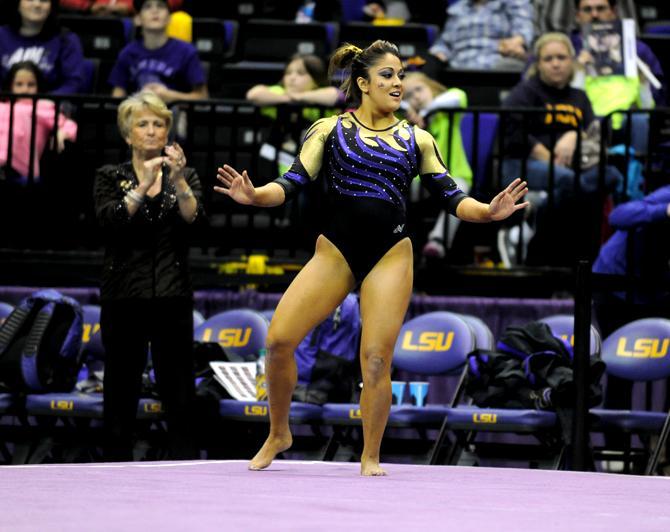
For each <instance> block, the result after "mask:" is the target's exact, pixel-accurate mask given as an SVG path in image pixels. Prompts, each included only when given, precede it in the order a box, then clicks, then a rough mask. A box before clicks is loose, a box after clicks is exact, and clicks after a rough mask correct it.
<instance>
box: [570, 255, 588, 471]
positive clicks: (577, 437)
mask: <svg viewBox="0 0 670 532" xmlns="http://www.w3.org/2000/svg"><path fill="white" fill-rule="evenodd" d="M574 332H575V346H574V348H575V355H574V360H573V366H574V382H575V415H574V418H573V425H572V461H571V462H572V469H573V470H574V471H587V470H590V469H591V468H592V466H591V464H590V463H589V452H588V443H589V428H588V424H587V416H588V409H589V407H588V393H589V378H588V374H589V356H590V354H589V340H590V334H591V267H590V264H589V262H588V261H586V260H580V261H579V262H578V263H577V279H576V286H575V325H574Z"/></svg>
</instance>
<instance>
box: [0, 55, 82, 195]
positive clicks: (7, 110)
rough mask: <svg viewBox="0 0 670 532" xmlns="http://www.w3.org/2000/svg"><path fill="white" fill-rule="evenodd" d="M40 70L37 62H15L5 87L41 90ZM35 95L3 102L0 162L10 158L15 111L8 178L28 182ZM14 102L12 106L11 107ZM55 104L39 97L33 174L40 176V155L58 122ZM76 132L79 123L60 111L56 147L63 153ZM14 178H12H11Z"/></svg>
mask: <svg viewBox="0 0 670 532" xmlns="http://www.w3.org/2000/svg"><path fill="white" fill-rule="evenodd" d="M41 77H42V76H41V72H40V70H39V68H37V65H35V63H31V62H30V61H23V62H20V63H14V65H12V67H11V68H10V69H9V73H8V74H7V78H6V80H5V84H4V85H3V90H4V91H6V92H11V93H14V94H37V93H38V92H41V90H40V89H41V84H40V81H41ZM34 102H35V100H33V99H32V98H20V99H18V100H16V101H15V102H14V103H13V104H12V103H11V102H7V101H4V102H0V165H1V166H4V165H5V163H6V162H7V161H8V160H9V153H8V150H9V131H10V124H9V118H10V115H12V118H13V120H12V128H11V131H12V154H11V168H7V169H6V170H5V173H6V176H7V179H8V181H16V182H18V183H20V184H26V183H27V181H28V175H29V174H30V146H31V143H32V127H31V125H32V117H33V105H34ZM12 106H13V108H14V109H13V110H12V109H11V108H12ZM55 107H56V106H55V104H54V102H52V101H49V100H37V110H36V114H35V116H36V118H35V144H34V145H35V152H34V155H33V175H34V179H35V181H38V180H39V176H40V175H41V173H40V159H41V157H42V154H43V153H44V150H45V148H46V146H47V141H48V140H49V137H50V136H51V135H52V133H53V127H54V122H55V117H54V113H55V112H56V109H55ZM76 136H77V124H76V123H75V122H73V121H72V120H70V119H68V118H66V117H65V116H64V115H63V114H62V113H58V129H57V130H56V137H55V138H56V146H55V147H56V150H57V151H58V152H59V153H60V152H62V151H63V149H64V148H65V141H66V140H70V141H74V140H75V139H76ZM12 178H13V179H12Z"/></svg>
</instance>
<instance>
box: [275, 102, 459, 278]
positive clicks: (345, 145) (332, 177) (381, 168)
mask: <svg viewBox="0 0 670 532" xmlns="http://www.w3.org/2000/svg"><path fill="white" fill-rule="evenodd" d="M319 175H321V176H322V178H323V179H325V180H326V182H327V190H328V192H327V203H328V210H327V214H326V223H325V228H324V231H323V234H324V236H325V237H326V238H328V240H330V241H331V242H332V243H333V244H334V245H335V246H337V248H338V249H339V250H340V252H341V253H342V255H343V256H344V258H345V259H346V261H347V263H348V264H349V267H350V268H351V271H352V273H353V274H354V277H355V278H356V281H358V282H361V281H362V280H363V279H364V278H365V276H366V275H367V274H368V272H369V271H370V270H371V269H372V268H373V267H374V265H375V264H377V262H378V261H379V259H381V258H382V257H383V256H384V254H385V253H386V252H387V251H388V250H389V249H390V248H391V247H393V245H395V244H396V243H397V242H398V241H400V240H402V239H403V238H405V237H406V236H407V229H406V217H407V201H408V196H409V188H410V183H411V182H412V180H413V179H414V177H416V176H420V178H421V181H422V183H423V184H424V186H426V187H427V188H428V189H429V190H430V192H431V193H432V194H434V195H438V196H439V197H440V198H442V199H443V200H444V201H445V203H446V208H447V209H448V210H449V211H450V212H451V213H452V214H454V213H455V212H456V207H457V206H458V204H459V203H460V202H461V201H462V200H463V199H464V198H466V197H467V196H466V194H464V193H463V192H461V191H460V190H459V189H458V187H457V185H456V183H455V182H454V180H453V179H452V178H451V176H450V175H449V172H448V170H447V168H446V166H445V165H444V163H443V162H442V159H441V158H440V155H439V152H438V150H437V146H436V145H435V141H434V140H433V137H432V136H431V135H430V134H429V133H427V132H426V131H424V130H422V129H419V128H417V127H414V126H411V125H410V124H408V123H407V121H406V120H400V121H398V122H397V123H395V124H393V125H392V126H390V127H388V128H386V129H383V130H374V129H369V128H367V127H366V126H364V125H363V124H362V123H361V122H359V121H358V119H357V117H356V115H355V114H354V113H346V114H343V115H340V116H333V117H329V118H324V119H321V120H319V121H317V122H315V123H314V124H313V125H312V127H311V128H310V129H309V130H308V131H307V133H306V134H305V138H304V140H303V143H302V146H301V147H300V152H299V153H298V156H297V157H296V159H295V161H294V162H293V165H292V166H291V168H290V170H289V171H288V172H286V173H285V174H284V175H283V176H281V177H280V178H278V179H276V180H275V182H276V183H278V184H279V185H281V186H282V187H283V188H284V191H285V192H286V197H287V198H288V197H291V196H292V195H293V194H295V193H296V192H297V191H298V190H299V189H300V187H302V186H304V185H306V184H308V183H309V182H310V181H311V180H314V179H316V178H317V177H318V176H319Z"/></svg>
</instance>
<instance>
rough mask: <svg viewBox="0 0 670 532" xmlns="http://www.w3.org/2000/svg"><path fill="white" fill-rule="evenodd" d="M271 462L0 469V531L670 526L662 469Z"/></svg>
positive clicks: (669, 481)
mask: <svg viewBox="0 0 670 532" xmlns="http://www.w3.org/2000/svg"><path fill="white" fill-rule="evenodd" d="M386 468H387V471H388V472H389V476H387V477H378V478H361V477H360V476H358V465H357V464H350V463H337V462H334V463H332V462H331V463H323V462H293V461H283V460H278V461H275V463H274V464H273V465H272V467H271V468H270V469H268V470H266V471H261V472H250V471H247V469H246V462H243V461H203V462H181V463H176V462H143V463H135V464H81V465H44V466H5V467H0V510H1V511H0V530H2V531H28V530H29V531H35V530H40V531H87V532H88V531H101V530H104V531H116V530H118V531H129V530H142V531H153V530H159V531H161V532H170V531H177V530H179V531H186V530H188V531H194V532H201V531H206V530H241V531H242V530H244V531H249V530H269V531H273V532H274V531H277V530H291V531H299V530H309V531H313V530H348V531H349V530H365V531H372V532H378V531H384V532H388V531H391V530H402V531H404V532H407V531H413V532H414V531H421V530H458V531H459V532H460V531H497V530H515V531H516V530H542V531H543V532H545V531H554V530H556V531H561V532H563V531H578V530H584V531H587V530H588V531H589V532H592V531H600V530H602V531H607V532H616V531H626V532H628V531H633V530H644V531H656V530H658V531H663V532H667V531H668V530H670V478H666V477H638V476H624V475H615V474H599V473H571V472H559V471H538V470H521V469H506V468H499V469H491V468H477V467H442V466H415V465H397V464H389V465H387V466H386Z"/></svg>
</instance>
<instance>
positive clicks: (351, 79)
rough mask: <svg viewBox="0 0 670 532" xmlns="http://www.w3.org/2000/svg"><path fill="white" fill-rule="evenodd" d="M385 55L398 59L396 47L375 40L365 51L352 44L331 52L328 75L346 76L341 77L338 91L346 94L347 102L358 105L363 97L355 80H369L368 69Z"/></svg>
mask: <svg viewBox="0 0 670 532" xmlns="http://www.w3.org/2000/svg"><path fill="white" fill-rule="evenodd" d="M386 54H391V55H394V56H396V57H397V58H398V59H400V52H399V51H398V47H397V46H396V45H395V44H393V43H391V42H388V41H382V40H376V41H375V42H373V43H372V44H371V45H370V46H368V47H367V48H366V49H365V50H361V49H360V48H358V46H354V45H353V44H344V45H343V46H340V47H339V48H338V49H337V50H335V52H333V56H332V57H331V58H330V66H329V67H328V74H329V76H330V77H331V78H332V77H333V75H334V74H337V73H338V72H345V73H346V75H342V85H341V86H340V89H342V92H344V94H346V96H347V101H350V102H351V103H352V104H354V105H359V104H360V103H361V100H362V99H363V96H362V94H361V89H360V87H359V86H358V83H356V80H357V79H358V78H365V79H367V80H369V79H370V75H369V70H370V67H372V66H373V65H374V64H376V63H377V62H378V61H379V60H380V59H381V58H382V57H384V56H385V55H386ZM401 61H402V60H401Z"/></svg>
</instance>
